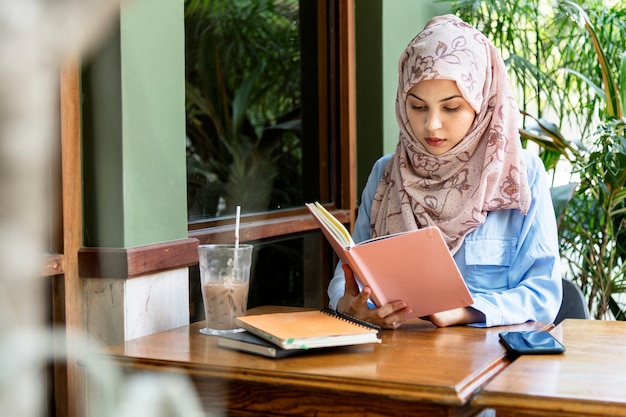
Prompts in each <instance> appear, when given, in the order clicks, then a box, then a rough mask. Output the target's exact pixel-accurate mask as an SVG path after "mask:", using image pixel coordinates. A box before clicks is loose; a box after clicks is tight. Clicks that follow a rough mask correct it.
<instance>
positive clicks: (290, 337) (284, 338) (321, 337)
mask: <svg viewBox="0 0 626 417" xmlns="http://www.w3.org/2000/svg"><path fill="white" fill-rule="evenodd" d="M237 322H238V325H239V326H241V327H242V328H244V329H246V330H247V331H249V332H250V333H252V334H255V335H257V336H259V337H262V338H263V339H265V340H267V341H269V342H272V343H273V344H275V345H276V346H279V347H281V348H283V349H313V348H321V347H331V346H348V345H360V344H365V343H380V337H381V333H382V331H381V328H380V327H379V326H376V325H373V324H371V323H368V322H365V321H362V320H359V319H357V318H354V317H352V316H349V315H347V314H343V313H340V312H338V311H335V310H330V309H323V310H311V311H297V312H290V313H267V314H258V315H253V316H242V317H238V318H237Z"/></svg>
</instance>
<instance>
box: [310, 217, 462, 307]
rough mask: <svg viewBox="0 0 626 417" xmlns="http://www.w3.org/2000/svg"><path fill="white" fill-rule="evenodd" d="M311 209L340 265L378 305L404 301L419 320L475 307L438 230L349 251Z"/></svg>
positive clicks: (385, 239)
mask: <svg viewBox="0 0 626 417" xmlns="http://www.w3.org/2000/svg"><path fill="white" fill-rule="evenodd" d="M309 210H310V211H311V214H313V218H315V219H316V220H317V222H318V224H319V225H320V228H321V230H322V232H323V233H324V236H326V238H327V239H328V241H329V243H330V244H331V246H332V247H333V249H334V250H335V252H336V253H337V255H338V256H339V258H340V259H341V261H342V262H344V263H346V264H348V265H349V266H350V267H351V268H352V270H353V271H354V274H355V275H356V277H357V280H358V281H359V282H360V284H361V285H363V286H368V287H370V288H371V290H372V297H371V298H372V301H374V303H375V304H376V305H378V306H381V305H384V304H387V303H389V302H391V301H397V300H403V301H405V302H406V303H407V305H408V306H409V307H410V308H411V309H412V310H413V313H412V314H411V316H410V317H411V318H414V317H424V316H427V315H429V314H433V313H437V312H440V311H445V310H451V309H454V308H458V307H467V306H470V305H472V304H473V302H474V301H473V299H472V296H471V294H470V292H469V290H468V289H467V285H466V284H465V281H464V280H463V277H462V276H461V273H460V272H459V269H458V267H457V266H456V263H455V262H454V258H453V257H452V254H451V253H450V251H449V250H448V246H447V245H446V243H445V240H444V238H443V235H442V234H441V231H440V230H439V228H437V227H434V226H432V227H426V228H422V229H418V230H412V231H408V232H404V233H398V234H394V235H389V236H383V237H380V238H377V239H371V240H367V241H364V242H360V243H358V244H356V245H354V246H348V247H346V246H344V245H343V244H342V243H340V242H339V241H338V240H337V238H336V237H335V236H334V235H333V233H332V232H331V231H330V230H329V226H328V225H327V224H325V222H324V221H322V220H321V219H319V218H318V217H317V214H316V213H315V211H314V210H311V207H309ZM326 214H327V216H330V214H329V213H327V212H326ZM342 227H343V226H342Z"/></svg>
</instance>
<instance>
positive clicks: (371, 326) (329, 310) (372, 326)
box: [321, 308, 383, 339]
mask: <svg viewBox="0 0 626 417" xmlns="http://www.w3.org/2000/svg"><path fill="white" fill-rule="evenodd" d="M321 311H322V313H325V314H328V315H330V316H333V317H337V318H339V319H342V320H346V321H349V322H351V323H354V324H358V325H359V326H363V327H367V328H368V329H374V330H376V333H377V336H378V338H379V339H380V337H381V336H382V334H383V329H382V327H380V326H378V325H376V324H372V323H370V322H368V321H365V320H361V319H357V318H356V317H354V316H351V315H349V314H346V313H342V312H341V311H337V310H333V309H332V308H323V309H322V310H321Z"/></svg>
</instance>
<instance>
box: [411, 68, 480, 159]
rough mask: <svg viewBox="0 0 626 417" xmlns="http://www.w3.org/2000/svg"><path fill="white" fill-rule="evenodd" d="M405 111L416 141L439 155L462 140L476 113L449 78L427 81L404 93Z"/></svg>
mask: <svg viewBox="0 0 626 417" xmlns="http://www.w3.org/2000/svg"><path fill="white" fill-rule="evenodd" d="M406 114H407V116H408V118H409V123H410V125H411V129H412V130H413V133H414V134H415V137H416V138H417V140H419V141H420V143H422V144H423V145H424V146H425V147H426V149H427V150H428V152H430V153H431V154H433V155H442V154H444V153H445V152H448V151H449V150H450V149H452V148H454V147H455V146H456V145H457V144H458V143H459V142H461V141H462V140H463V138H464V137H465V134H466V133H467V132H468V130H469V128H470V127H471V125H472V122H473V121H474V117H475V116H476V113H475V112H474V109H473V108H472V106H470V104H469V103H468V102H467V101H466V100H465V99H464V98H463V96H462V95H461V92H460V91H459V88H458V87H457V85H456V82H454V81H452V80H426V81H421V82H419V83H417V84H416V85H414V86H413V87H412V88H411V89H410V90H409V92H408V94H407V100H406Z"/></svg>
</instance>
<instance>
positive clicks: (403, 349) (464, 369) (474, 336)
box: [108, 310, 546, 417]
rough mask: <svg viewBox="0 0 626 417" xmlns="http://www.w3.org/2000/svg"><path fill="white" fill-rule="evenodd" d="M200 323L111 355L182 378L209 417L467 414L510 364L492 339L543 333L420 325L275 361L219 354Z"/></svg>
mask: <svg viewBox="0 0 626 417" xmlns="http://www.w3.org/2000/svg"><path fill="white" fill-rule="evenodd" d="M272 311H274V310H272ZM257 312H265V311H264V310H257ZM203 325H204V323H203V322H198V323H194V324H191V325H189V326H184V327H180V328H178V329H174V330H170V331H166V332H162V333H158V334H154V335H150V336H145V337H141V338H138V339H134V340H130V341H128V342H126V343H123V344H121V345H119V346H116V347H113V348H110V349H109V350H108V353H109V355H111V356H112V357H113V359H114V361H115V363H117V364H120V365H121V366H124V367H126V369H127V370H129V371H131V372H134V371H141V370H153V371H154V370H158V371H161V372H185V373H187V374H188V375H189V376H190V377H191V379H192V381H193V383H194V384H195V386H196V388H197V391H198V395H199V398H200V400H201V402H202V405H203V407H204V409H205V410H206V412H212V413H217V414H218V415H224V413H225V410H228V411H227V414H228V415H235V416H236V415H239V416H244V415H245V416H251V415H281V416H299V417H300V416H365V415H367V416H369V417H374V416H432V415H438V416H443V415H450V416H466V415H472V414H474V413H475V412H476V411H478V410H477V409H475V408H473V407H471V406H470V405H469V401H470V399H471V398H472V397H473V396H474V395H475V394H476V393H477V392H478V391H479V390H480V389H481V388H482V387H483V386H484V385H485V384H486V383H487V381H488V380H489V379H490V378H492V377H493V376H494V375H496V374H497V373H499V372H500V371H501V370H502V369H504V368H505V367H506V366H507V365H508V363H509V361H508V359H507V357H506V353H505V350H504V348H503V347H502V346H501V345H500V343H499V341H498V332H500V331H504V330H512V329H519V330H530V329H537V328H544V327H546V326H545V325H544V324H541V323H526V324H522V325H518V326H507V327H497V328H489V329H484V328H472V327H465V326H460V327H450V328H443V329H437V328H435V327H434V326H433V325H432V324H430V323H428V322H423V321H419V320H418V321H416V322H413V323H410V324H406V325H404V326H402V327H401V328H400V329H397V330H386V331H384V334H383V337H382V343H381V344H370V345H360V346H350V347H340V348H333V349H330V350H325V351H320V352H315V353H312V354H306V355H302V356H294V357H288V358H282V359H271V358H265V357H261V356H256V355H252V354H248V353H242V352H235V351H231V350H228V349H224V348H219V347H218V346H217V339H216V338H215V337H214V336H206V335H203V334H201V333H199V330H200V329H201V328H202V327H203Z"/></svg>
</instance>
